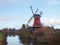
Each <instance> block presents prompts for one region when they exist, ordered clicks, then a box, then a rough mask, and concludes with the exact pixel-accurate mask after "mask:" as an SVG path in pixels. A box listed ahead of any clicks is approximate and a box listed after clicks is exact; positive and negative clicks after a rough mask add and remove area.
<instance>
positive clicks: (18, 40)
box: [7, 35, 48, 45]
mask: <svg viewBox="0 0 60 45" xmlns="http://www.w3.org/2000/svg"><path fill="white" fill-rule="evenodd" d="M7 45H48V43H47V42H39V41H37V40H36V39H30V38H24V37H21V36H17V35H15V36H12V35H10V36H7Z"/></svg>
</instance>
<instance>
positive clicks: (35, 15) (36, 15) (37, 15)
mask: <svg viewBox="0 0 60 45" xmlns="http://www.w3.org/2000/svg"><path fill="white" fill-rule="evenodd" d="M33 16H34V17H41V15H39V14H34V15H33Z"/></svg>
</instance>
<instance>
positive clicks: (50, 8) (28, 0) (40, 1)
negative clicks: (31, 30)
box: [0, 0, 60, 29]
mask: <svg viewBox="0 0 60 45" xmlns="http://www.w3.org/2000/svg"><path fill="white" fill-rule="evenodd" d="M30 5H32V7H33V10H34V11H35V10H36V9H37V8H38V9H39V11H38V12H40V11H42V12H43V14H42V17H41V22H42V23H43V24H44V25H49V26H54V27H56V28H58V27H60V0H0V29H2V28H17V29H18V28H20V27H21V25H22V24H27V22H28V20H29V19H30V17H31V16H32V12H31V9H30ZM31 24H32V21H31ZM31 24H30V25H31Z"/></svg>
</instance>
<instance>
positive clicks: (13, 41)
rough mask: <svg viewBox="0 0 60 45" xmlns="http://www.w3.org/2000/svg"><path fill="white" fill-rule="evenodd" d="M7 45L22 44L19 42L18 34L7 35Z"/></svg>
mask: <svg viewBox="0 0 60 45" xmlns="http://www.w3.org/2000/svg"><path fill="white" fill-rule="evenodd" d="M7 42H8V43H7V45H23V44H22V43H20V42H19V36H17V35H16V36H8V37H7Z"/></svg>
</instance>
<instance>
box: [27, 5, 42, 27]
mask: <svg viewBox="0 0 60 45" xmlns="http://www.w3.org/2000/svg"><path fill="white" fill-rule="evenodd" d="M30 8H31V11H32V14H33V16H32V17H31V18H30V19H29V21H28V23H29V22H30V21H31V20H32V18H33V19H34V23H33V26H32V27H34V28H40V27H42V24H41V20H40V17H41V14H42V12H40V14H37V12H38V9H36V11H35V12H33V9H32V6H30Z"/></svg>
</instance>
